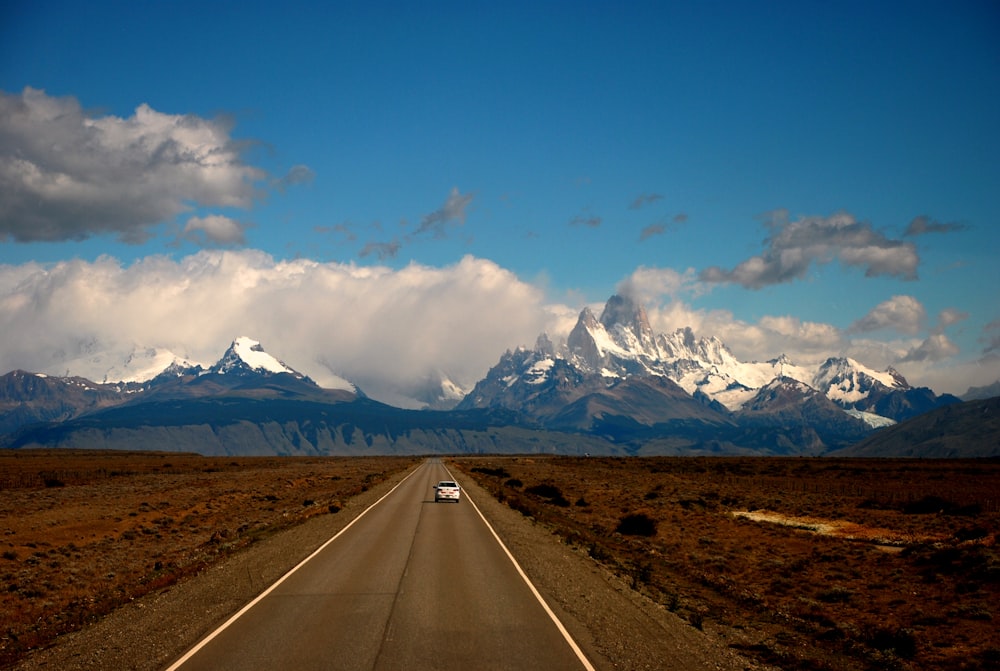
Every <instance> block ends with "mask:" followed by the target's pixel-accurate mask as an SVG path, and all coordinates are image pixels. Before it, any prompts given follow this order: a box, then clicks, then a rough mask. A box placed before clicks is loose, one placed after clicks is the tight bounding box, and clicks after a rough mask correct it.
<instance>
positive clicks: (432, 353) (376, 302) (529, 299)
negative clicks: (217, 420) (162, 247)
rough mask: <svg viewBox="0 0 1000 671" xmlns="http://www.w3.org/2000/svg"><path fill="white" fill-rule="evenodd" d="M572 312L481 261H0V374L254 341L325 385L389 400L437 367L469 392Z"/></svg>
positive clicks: (224, 255) (215, 256)
mask: <svg viewBox="0 0 1000 671" xmlns="http://www.w3.org/2000/svg"><path fill="white" fill-rule="evenodd" d="M564 317H565V315H564V314H560V313H558V311H555V312H554V311H553V310H552V309H551V308H549V307H547V306H546V305H545V303H544V302H543V296H542V293H541V292H540V291H539V290H538V289H536V288H535V287H533V286H531V285H528V284H525V283H523V282H521V281H519V280H518V279H517V278H516V277H515V276H514V275H513V274H512V273H510V272H509V271H507V270H504V269H503V268H500V267H499V266H497V265H496V264H494V263H493V262H490V261H486V260H482V259H477V258H473V257H466V258H464V259H462V260H461V261H459V262H458V263H456V264H454V265H451V266H447V267H443V268H431V267H427V266H421V265H417V264H411V265H410V266H407V267H405V268H403V269H401V270H391V269H388V268H384V267H357V266H354V265H345V264H337V263H318V262H315V261H308V260H293V261H278V260H275V259H273V258H272V257H271V256H269V255H267V254H264V253H262V252H258V251H251V250H241V251H221V250H215V251H209V250H206V251H202V252H199V253H197V254H194V255H191V256H187V257H185V258H182V259H180V260H178V261H175V260H172V259H170V258H167V257H161V256H154V257H147V258H145V259H143V260H141V261H138V262H136V263H134V264H132V265H130V266H123V265H121V264H120V263H119V262H118V261H117V260H115V259H112V258H108V257H104V258H101V259H99V260H97V261H95V262H93V263H89V262H85V261H67V262H63V263H59V264H57V265H55V266H52V267H43V266H41V265H38V264H25V265H20V266H2V265H0V331H2V332H3V333H4V334H5V335H4V338H3V339H2V342H0V370H2V371H3V372H7V371H9V370H13V369H16V368H23V369H26V370H31V371H37V372H47V373H51V374H59V375H61V374H65V373H66V372H72V373H74V374H80V375H84V376H87V377H91V378H93V379H97V380H102V379H103V375H104V374H105V373H106V372H107V370H108V369H110V368H111V367H112V366H113V365H114V364H115V363H116V362H115V361H111V360H109V358H108V357H107V356H105V355H104V353H107V352H111V353H122V356H124V355H127V353H129V352H131V351H132V350H133V349H135V348H140V349H144V348H150V347H159V348H163V349H168V350H170V351H172V352H174V353H175V354H177V355H179V356H183V357H187V358H189V359H191V360H193V361H198V362H202V363H206V364H212V363H214V362H215V361H216V360H217V359H218V358H219V357H221V356H222V353H223V352H224V351H225V349H226V347H228V346H229V344H230V342H232V340H233V339H234V338H235V337H237V336H240V335H247V336H251V337H253V338H255V339H257V340H260V341H261V343H262V344H263V345H264V347H265V348H266V349H267V350H268V351H269V352H270V353H271V354H273V355H274V356H277V357H278V358H280V359H282V360H283V361H285V362H286V363H287V364H288V365H290V366H292V367H293V368H295V369H296V370H299V371H300V372H302V373H305V374H307V375H309V376H310V377H312V378H313V379H314V380H316V381H317V382H318V383H320V384H323V383H324V381H328V380H331V379H332V378H333V376H341V377H346V378H348V379H350V380H352V381H354V382H356V383H357V384H359V385H360V386H361V387H362V389H364V390H365V391H366V392H367V393H368V394H369V395H371V396H373V397H375V398H378V399H380V400H386V401H388V402H393V401H398V400H399V399H401V398H402V397H405V396H406V395H408V394H411V393H413V392H414V390H415V389H417V388H419V387H420V386H421V385H424V384H426V382H427V380H428V379H433V378H434V377H435V376H437V375H439V374H444V375H447V376H448V377H450V378H451V379H453V380H454V381H456V382H459V383H460V384H468V385H470V386H471V385H472V384H474V383H475V382H476V381H477V380H478V379H480V378H481V377H482V376H484V375H485V374H486V372H487V370H488V369H489V367H490V366H492V365H494V364H495V363H496V362H497V361H498V360H499V358H500V355H501V354H502V353H503V352H504V351H505V350H507V349H508V348H511V347H516V346H517V345H520V344H530V343H534V341H535V338H536V337H537V336H538V334H539V333H541V332H542V331H546V330H549V331H551V330H552V329H553V328H561V326H559V325H558V324H559V320H561V319H564ZM553 325H555V326H553ZM117 363H118V364H120V363H121V361H120V360H119V361H117Z"/></svg>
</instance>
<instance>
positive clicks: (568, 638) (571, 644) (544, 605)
mask: <svg viewBox="0 0 1000 671" xmlns="http://www.w3.org/2000/svg"><path fill="white" fill-rule="evenodd" d="M445 470H448V469H447V467H445ZM448 474H449V475H451V471H448ZM454 479H455V478H454V477H452V480H454ZM462 489H465V488H464V487H463V488H462ZM465 499H466V500H467V501H468V502H469V503H471V504H472V507H473V508H475V509H476V512H477V513H478V514H479V519H481V520H482V521H483V524H485V525H486V528H487V529H489V530H490V533H491V534H493V538H494V539H496V542H497V543H498V544H499V545H500V547H501V548H502V549H503V551H504V553H505V554H506V555H507V558H508V559H510V563H511V564H513V565H514V568H515V569H517V572H518V574H519V575H520V576H521V579H522V580H524V582H525V584H526V585H527V586H528V589H530V590H531V593H532V594H534V595H535V598H536V599H538V603H540V604H541V605H542V608H543V609H544V610H545V612H546V613H548V615H549V618H550V619H551V620H552V622H553V623H555V625H556V629H558V630H559V633H560V634H562V637H563V638H564V639H566V642H567V643H568V644H569V647H570V648H572V649H573V652H574V653H575V654H576V658H577V659H579V660H580V663H581V664H583V668H585V669H587V671H595V670H594V667H593V665H592V664H591V663H590V660H588V659H587V656H586V655H584V654H583V650H581V649H580V646H578V645H577V644H576V641H574V640H573V637H572V636H570V634H569V632H568V631H567V630H566V627H565V626H564V625H563V623H562V622H561V621H560V620H559V618H558V617H556V614H555V613H553V612H552V609H551V608H549V604H547V603H545V599H543V598H542V595H541V593H540V592H539V591H538V589H537V588H536V587H535V585H534V584H533V583H532V582H531V580H530V579H529V578H528V575H527V574H526V573H525V572H524V570H523V569H522V568H521V565H520V564H518V563H517V560H516V559H514V555H512V554H511V553H510V550H508V549H507V546H506V545H504V542H503V541H502V540H500V536H498V535H497V532H496V531H495V530H494V529H493V525H491V524H490V523H489V521H487V519H486V516H485V515H483V511H481V510H480V509H479V506H477V505H476V502H475V501H473V500H472V497H471V496H469V490H467V489H466V490H465Z"/></svg>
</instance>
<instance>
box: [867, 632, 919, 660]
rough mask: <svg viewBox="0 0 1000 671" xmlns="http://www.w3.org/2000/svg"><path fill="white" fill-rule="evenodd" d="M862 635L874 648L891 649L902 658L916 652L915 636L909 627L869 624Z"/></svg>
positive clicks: (909, 656)
mask: <svg viewBox="0 0 1000 671" xmlns="http://www.w3.org/2000/svg"><path fill="white" fill-rule="evenodd" d="M863 636H864V641H865V643H867V644H868V645H869V646H870V647H872V648H875V649H876V650H892V651H894V652H895V653H896V654H897V655H899V656H900V657H902V658H904V659H910V658H912V657H913V656H914V655H916V654H917V637H916V636H915V635H914V634H913V631H912V630H910V629H903V628H899V629H889V628H886V627H875V626H869V627H866V628H865V630H864V632H863Z"/></svg>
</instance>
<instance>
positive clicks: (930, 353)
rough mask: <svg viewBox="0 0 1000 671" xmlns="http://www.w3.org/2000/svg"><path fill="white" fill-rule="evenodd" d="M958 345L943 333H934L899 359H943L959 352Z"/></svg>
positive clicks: (901, 361)
mask: <svg viewBox="0 0 1000 671" xmlns="http://www.w3.org/2000/svg"><path fill="white" fill-rule="evenodd" d="M958 352H959V350H958V347H957V346H956V345H955V343H953V342H952V341H951V340H949V339H948V336H946V335H945V334H943V333H934V334H931V335H930V336H928V337H927V338H926V339H925V340H924V341H923V342H922V343H920V344H919V345H918V346H916V347H914V348H913V349H911V350H910V351H909V352H907V353H906V355H905V356H903V357H902V358H901V359H900V360H899V361H900V363H905V362H907V361H941V360H943V359H949V358H951V357H953V356H955V355H956V354H958Z"/></svg>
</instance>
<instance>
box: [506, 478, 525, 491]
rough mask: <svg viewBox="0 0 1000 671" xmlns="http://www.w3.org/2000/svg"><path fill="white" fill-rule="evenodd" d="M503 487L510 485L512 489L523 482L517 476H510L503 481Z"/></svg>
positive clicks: (520, 485)
mask: <svg viewBox="0 0 1000 671" xmlns="http://www.w3.org/2000/svg"><path fill="white" fill-rule="evenodd" d="M503 484H504V486H505V487H511V488H512V489H518V488H520V487H523V486H524V483H523V482H521V481H520V480H518V479H517V478H511V479H510V480H508V481H507V482H505V483H503Z"/></svg>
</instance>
